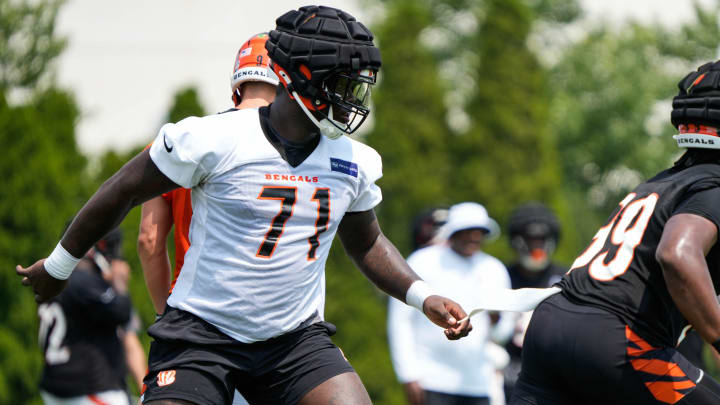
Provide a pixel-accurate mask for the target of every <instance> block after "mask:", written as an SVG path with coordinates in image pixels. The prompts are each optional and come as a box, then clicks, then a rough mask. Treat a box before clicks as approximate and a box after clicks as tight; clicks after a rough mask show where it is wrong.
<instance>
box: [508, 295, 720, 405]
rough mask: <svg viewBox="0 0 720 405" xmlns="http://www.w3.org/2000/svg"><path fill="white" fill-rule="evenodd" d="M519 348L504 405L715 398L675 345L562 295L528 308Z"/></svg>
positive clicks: (655, 404)
mask: <svg viewBox="0 0 720 405" xmlns="http://www.w3.org/2000/svg"><path fill="white" fill-rule="evenodd" d="M522 350H523V351H522V369H521V371H520V377H519V379H518V382H517V384H516V386H515V391H514V392H513V397H512V400H511V401H510V404H511V405H566V404H567V405H569V404H589V405H593V404H598V405H599V404H633V405H660V404H663V405H667V404H678V405H680V404H682V405H690V404H692V405H705V404H707V405H710V404H718V403H720V384H718V383H717V382H715V381H714V380H713V379H712V378H711V377H710V376H708V375H706V374H705V373H704V372H703V371H702V370H700V369H699V368H697V367H696V366H694V365H693V364H691V363H690V361H688V360H687V359H685V357H683V355H682V354H680V353H679V352H678V351H677V350H676V349H675V348H663V347H653V346H652V345H650V344H649V343H647V342H646V341H645V340H644V339H643V338H641V337H640V336H638V335H637V334H636V333H635V332H633V331H632V330H631V329H630V328H629V327H628V326H627V325H626V324H625V323H624V322H623V321H621V320H620V318H618V317H617V316H616V315H614V314H611V313H609V312H607V311H605V310H603V309H599V308H595V307H589V306H583V305H577V304H574V303H572V302H570V301H569V300H568V299H567V298H565V297H564V296H563V295H562V294H557V295H555V296H552V297H550V298H548V299H547V300H545V301H544V302H543V303H542V304H540V305H539V306H538V308H537V309H536V310H535V312H534V313H533V317H532V321H531V322H530V326H529V328H528V330H527V333H526V335H525V341H524V343H523V349H522Z"/></svg>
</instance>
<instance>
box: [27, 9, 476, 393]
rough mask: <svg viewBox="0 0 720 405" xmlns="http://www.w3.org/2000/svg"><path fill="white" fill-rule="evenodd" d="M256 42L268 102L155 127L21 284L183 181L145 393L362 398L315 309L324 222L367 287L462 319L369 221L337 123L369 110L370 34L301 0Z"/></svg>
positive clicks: (354, 124)
mask: <svg viewBox="0 0 720 405" xmlns="http://www.w3.org/2000/svg"><path fill="white" fill-rule="evenodd" d="M276 23H277V27H276V29H275V30H274V31H272V32H271V33H270V39H269V40H268V42H267V44H266V48H267V49H268V54H269V56H270V58H271V59H272V61H273V69H274V71H275V72H276V73H277V75H278V77H279V78H280V82H281V84H282V86H279V90H278V93H277V96H276V99H275V101H274V102H273V103H272V104H270V105H269V106H268V107H263V108H260V109H257V110H255V109H245V110H240V111H233V112H228V113H225V114H217V115H212V116H207V117H203V118H197V117H190V118H187V119H185V120H183V121H180V122H178V123H177V124H167V125H165V126H163V127H162V129H161V130H160V133H159V134H158V137H157V138H156V140H155V142H154V143H153V146H152V147H151V148H150V149H149V150H145V151H143V152H141V153H140V154H139V155H138V156H136V157H135V158H134V159H133V160H131V161H130V162H128V163H127V164H126V165H125V166H124V167H123V168H122V169H120V170H119V171H118V172H117V173H116V174H115V175H114V176H113V177H111V178H110V179H109V180H108V181H106V182H105V183H104V184H103V185H102V186H101V188H100V189H99V190H98V191H97V192H96V193H95V195H94V196H93V197H92V198H91V199H90V201H88V202H87V203H86V205H85V206H84V207H83V208H82V210H81V211H80V212H79V213H78V215H77V217H76V219H75V221H74V222H73V224H72V225H71V226H70V228H69V229H68V231H67V232H66V233H65V235H64V236H63V238H62V240H61V241H60V242H59V243H58V245H57V246H56V248H55V250H54V251H53V253H52V254H51V255H50V256H49V257H48V258H47V259H44V260H39V261H38V262H36V263H35V264H33V265H32V266H30V267H29V268H22V267H20V266H18V267H17V268H16V272H17V273H18V275H20V276H22V277H23V279H22V283H23V284H24V285H27V286H32V288H33V290H34V292H35V294H36V299H37V300H38V301H44V300H47V299H48V298H49V297H52V296H54V295H55V294H57V293H58V292H59V291H60V290H62V288H63V287H64V284H65V281H64V280H65V279H66V278H67V277H68V275H69V274H70V273H71V272H72V269H73V268H74V266H75V263H76V260H77V259H76V258H77V257H80V256H82V254H83V253H84V252H85V251H86V250H87V249H88V248H89V247H90V246H92V244H93V242H94V241H95V240H97V239H99V238H100V237H101V236H102V235H103V233H104V232H107V230H109V229H111V228H112V227H113V226H115V225H116V224H118V223H119V222H120V221H121V220H122V219H123V217H124V216H125V214H126V213H127V212H128V211H129V210H130V208H132V207H133V206H134V205H137V204H140V203H142V202H143V201H146V200H148V199H149V198H152V197H155V196H157V195H160V194H161V193H164V192H167V191H169V190H172V189H174V188H177V187H179V186H182V187H186V188H192V206H193V211H194V212H193V218H192V223H191V225H190V249H189V250H188V252H187V254H186V256H185V263H184V265H183V269H182V271H181V273H180V277H179V278H178V280H177V283H176V285H175V288H174V289H173V292H172V294H171V295H170V298H169V299H168V301H167V307H166V310H165V313H164V314H163V316H162V317H161V318H160V319H159V320H158V321H157V322H156V323H155V325H153V326H152V327H151V328H150V329H149V333H150V335H151V336H152V337H153V338H154V339H155V340H154V342H153V345H152V347H151V350H150V360H149V370H150V371H149V374H148V376H147V377H146V378H145V383H146V385H147V387H148V388H147V390H146V391H145V393H144V396H143V402H144V403H145V404H156V405H157V404H188V403H190V404H212V405H215V404H228V403H229V402H230V401H231V399H232V392H233V391H232V390H233V389H235V388H237V389H238V390H239V391H240V392H241V393H242V394H243V396H244V397H245V398H246V399H247V400H248V402H250V403H251V404H253V405H256V404H268V405H269V404H287V405H290V404H300V405H310V404H313V405H318V404H319V405H323V404H331V403H342V404H345V405H361V404H363V405H367V404H370V403H371V402H370V398H369V396H368V394H367V392H366V390H365V388H364V386H363V385H362V382H361V381H360V378H359V377H358V376H357V374H356V373H355V372H354V370H353V368H352V366H350V364H349V363H348V362H347V360H346V359H345V358H344V357H343V355H342V352H341V351H340V350H339V349H338V348H337V347H336V346H335V345H334V344H333V343H332V341H331V340H330V335H332V334H333V333H334V332H335V327H334V326H333V325H331V324H329V323H327V322H325V321H324V320H323V318H322V306H323V304H324V283H323V281H324V267H325V261H326V259H327V255H328V251H329V249H330V243H331V242H332V239H333V237H334V235H335V233H337V234H338V235H339V237H340V240H341V242H342V244H343V246H344V247H345V250H346V251H347V253H348V255H350V257H351V258H352V259H353V260H354V262H355V263H356V265H357V267H358V268H359V269H360V270H361V271H362V272H363V273H364V274H365V275H366V276H367V277H368V278H369V279H370V280H371V281H372V282H373V283H374V284H375V285H377V286H378V287H379V288H380V289H382V290H383V291H385V292H386V293H388V294H389V295H391V296H393V297H395V298H397V299H399V300H402V301H404V302H406V303H407V304H409V305H411V306H414V307H416V308H417V309H419V310H420V311H422V312H423V313H424V314H425V315H426V316H427V317H428V318H429V319H430V320H431V321H432V322H434V323H435V324H437V325H439V326H441V327H443V328H445V335H446V336H447V337H448V338H449V339H458V338H461V337H463V336H465V335H467V333H468V332H469V331H470V330H471V326H470V324H469V322H468V321H462V322H460V320H461V319H463V318H465V316H466V313H465V311H464V310H463V309H462V308H461V307H460V306H459V305H458V304H457V303H455V302H454V301H452V300H450V299H448V298H445V297H442V296H439V295H436V294H435V293H434V292H433V291H432V290H431V289H430V288H429V287H428V286H427V284H425V283H424V282H423V281H422V280H421V279H420V277H418V276H417V274H415V273H414V272H413V271H412V270H411V269H410V267H408V265H407V263H406V262H405V260H404V259H403V257H402V255H401V254H400V253H399V252H398V251H397V249H396V248H395V247H394V246H393V245H392V243H391V242H390V241H388V240H387V238H385V236H384V235H383V234H382V232H381V230H380V227H379V225H378V222H377V220H376V217H375V214H374V212H373V208H374V207H375V206H376V205H377V204H378V203H379V202H380V200H381V194H380V189H379V188H378V187H377V185H376V184H375V182H376V180H377V179H378V178H380V176H381V174H382V168H381V161H380V156H379V155H378V154H377V152H375V151H374V150H373V149H372V148H370V147H368V146H366V145H363V144H361V143H359V142H357V141H354V140H352V139H350V138H348V137H345V136H342V135H344V134H346V133H352V132H353V131H355V130H356V129H357V128H358V127H359V126H360V124H362V122H363V121H364V119H365V118H366V117H367V115H368V114H369V108H368V104H369V95H370V94H369V93H370V88H371V87H372V85H373V84H374V83H375V78H376V75H377V71H378V69H379V68H380V64H381V61H380V52H379V50H378V49H377V48H376V47H375V46H374V45H373V42H372V40H373V36H372V33H371V32H370V31H369V30H368V29H367V28H366V27H365V26H364V25H363V24H361V23H360V22H358V21H356V20H355V18H353V17H352V16H351V15H349V14H347V13H345V12H343V11H341V10H337V9H334V8H330V7H323V6H307V7H302V8H300V9H299V10H292V11H289V12H287V13H285V14H284V15H282V16H281V17H279V18H278V19H277V21H276Z"/></svg>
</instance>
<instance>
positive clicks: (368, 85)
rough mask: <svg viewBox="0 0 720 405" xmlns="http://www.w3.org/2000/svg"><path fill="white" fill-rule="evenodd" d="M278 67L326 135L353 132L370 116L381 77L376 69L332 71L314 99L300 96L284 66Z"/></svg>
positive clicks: (309, 114) (305, 109)
mask: <svg viewBox="0 0 720 405" xmlns="http://www.w3.org/2000/svg"><path fill="white" fill-rule="evenodd" d="M278 68H279V66H275V69H276V72H277V73H278V74H279V76H280V77H281V78H282V81H283V82H284V84H285V85H286V88H287V89H288V92H289V93H290V95H291V96H292V98H293V99H294V100H295V101H296V102H297V103H298V105H299V106H300V108H301V109H302V110H303V112H304V113H305V115H306V116H307V117H308V118H309V119H310V121H312V122H313V123H314V124H315V126H317V127H318V129H319V130H320V133H321V134H322V135H324V136H326V137H328V138H330V139H337V138H339V137H341V136H343V135H344V134H352V133H353V132H355V131H356V130H357V129H358V128H360V126H361V125H362V123H363V122H365V119H366V118H367V116H368V115H370V107H369V105H370V93H371V89H372V86H373V85H374V84H375V80H376V77H377V73H376V72H374V71H373V70H370V69H363V70H359V71H357V72H356V73H350V72H335V73H332V74H330V75H329V76H328V78H327V79H325V80H324V81H323V83H322V86H321V87H322V89H321V90H320V91H318V92H317V97H315V98H314V100H313V101H311V100H310V98H309V97H303V96H301V95H299V94H298V93H297V91H296V89H295V87H294V86H292V80H291V79H290V77H288V75H287V73H286V72H285V71H284V69H282V68H279V69H278ZM318 116H319V117H318Z"/></svg>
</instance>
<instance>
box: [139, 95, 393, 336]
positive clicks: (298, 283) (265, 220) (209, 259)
mask: <svg viewBox="0 0 720 405" xmlns="http://www.w3.org/2000/svg"><path fill="white" fill-rule="evenodd" d="M150 157H151V158H152V160H153V162H154V163H155V164H156V165H157V167H158V168H159V169H160V171H161V172H162V173H163V174H165V175H166V176H167V177H168V178H170V179H171V180H172V181H174V182H175V183H177V184H178V185H180V186H183V187H186V188H192V207H193V216H192V222H191V224H190V235H189V236H190V249H189V250H188V252H187V253H186V255H185V263H184V265H183V268H182V271H181V272H180V277H179V278H178V280H177V283H176V284H175V288H174V289H173V292H172V295H171V296H170V298H169V299H168V304H169V305H170V306H172V307H174V308H179V309H182V310H185V311H188V312H191V313H193V314H195V315H197V316H199V317H200V318H202V319H204V320H205V321H207V322H209V323H211V324H213V325H214V326H216V327H217V328H218V329H220V330H221V331H222V332H224V333H225V334H227V335H229V336H230V337H232V338H234V339H237V340H239V341H241V342H245V343H250V342H255V341H261V340H267V339H269V338H272V337H275V336H278V335H281V334H283V333H285V332H288V331H290V330H292V329H294V328H296V327H297V326H298V325H300V324H301V323H302V322H303V321H305V320H306V319H308V318H309V317H311V316H312V315H313V314H314V313H316V312H317V313H319V314H321V315H322V309H323V305H324V300H325V294H324V292H325V291H324V290H325V286H324V269H325V261H326V259H327V256H328V252H329V250H330V244H331V242H332V240H333V238H334V236H335V232H336V231H337V228H338V224H339V223H340V220H341V219H342V218H343V215H345V213H346V212H348V211H366V210H369V209H372V208H373V207H375V205H377V204H378V203H379V202H380V200H381V199H382V197H381V193H380V189H379V188H378V187H377V185H375V181H376V180H377V179H378V178H380V176H381V175H382V165H381V160H380V156H379V155H378V154H377V152H375V150H373V149H372V148H370V147H368V146H366V145H363V144H362V143H360V142H357V141H354V140H352V139H350V138H347V137H341V138H339V139H337V140H330V139H327V138H325V137H322V139H321V140H320V142H319V144H318V145H317V147H316V148H315V150H314V151H313V152H312V154H310V156H308V157H307V158H306V159H305V161H303V162H302V163H301V164H300V165H298V166H297V167H292V166H291V165H290V164H289V163H287V162H286V161H285V160H283V159H282V158H281V156H280V154H279V153H278V151H277V150H276V149H275V148H274V147H273V146H272V145H271V144H270V142H269V141H268V140H267V138H266V137H265V134H264V133H263V130H262V129H261V127H260V117H259V114H258V110H256V109H245V110H240V111H233V112H227V113H223V114H217V115H212V116H207V117H203V118H197V117H190V118H187V119H184V120H182V121H180V122H178V123H177V124H166V125H164V126H163V127H162V128H161V129H160V133H159V134H158V136H157V138H156V139H155V141H154V142H153V145H152V147H151V148H150Z"/></svg>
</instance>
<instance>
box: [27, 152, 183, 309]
mask: <svg viewBox="0 0 720 405" xmlns="http://www.w3.org/2000/svg"><path fill="white" fill-rule="evenodd" d="M178 187H179V186H178V185H176V184H175V183H173V182H172V181H171V180H170V179H168V178H167V177H166V176H165V175H164V174H163V173H162V172H161V171H160V170H159V169H158V168H157V166H156V165H155V163H153V161H152V160H151V159H150V153H149V151H148V150H145V151H143V152H140V154H138V155H137V156H135V157H134V158H133V159H132V160H130V161H129V162H128V163H127V164H125V166H123V167H122V168H121V169H120V170H118V172H117V173H115V174H114V175H113V176H112V177H111V178H110V179H108V180H107V181H105V183H103V185H102V186H100V188H99V189H98V191H97V192H95V194H94V195H93V196H92V197H91V198H90V200H89V201H88V202H87V203H86V204H85V206H84V207H83V208H82V209H81V210H80V212H78V214H77V215H76V217H75V220H74V221H73V223H72V224H71V225H70V227H69V228H68V230H67V232H65V235H64V236H63V238H62V241H61V242H60V243H61V245H62V246H63V247H64V249H65V250H66V251H67V252H68V253H69V254H70V255H72V256H74V257H82V256H83V255H84V254H85V252H87V251H88V249H90V247H91V246H92V245H93V243H95V242H96V241H97V240H99V239H100V238H101V237H102V236H103V235H105V234H106V233H107V232H108V231H110V230H111V229H113V228H114V227H116V226H117V225H118V224H119V223H120V222H122V220H123V219H124V218H125V216H126V215H127V213H128V212H129V211H130V209H131V208H132V207H134V206H136V205H138V204H141V203H143V202H144V201H147V200H148V199H150V198H152V197H155V196H158V195H160V194H162V193H164V192H167V191H170V190H172V189H174V188H178ZM44 261H45V260H44V259H43V260H38V261H37V262H35V264H33V265H32V266H30V267H28V268H23V267H21V266H17V267H16V269H15V271H16V272H17V274H18V275H19V276H21V277H23V279H22V284H23V285H25V286H31V287H32V289H33V291H34V292H35V300H36V301H38V302H44V301H47V300H48V299H50V298H52V297H54V296H55V295H57V294H58V293H60V291H62V289H63V288H64V286H65V283H66V281H65V280H59V279H57V278H55V277H53V276H51V275H50V274H48V273H47V271H46V269H45V267H44V265H43V264H44Z"/></svg>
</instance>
